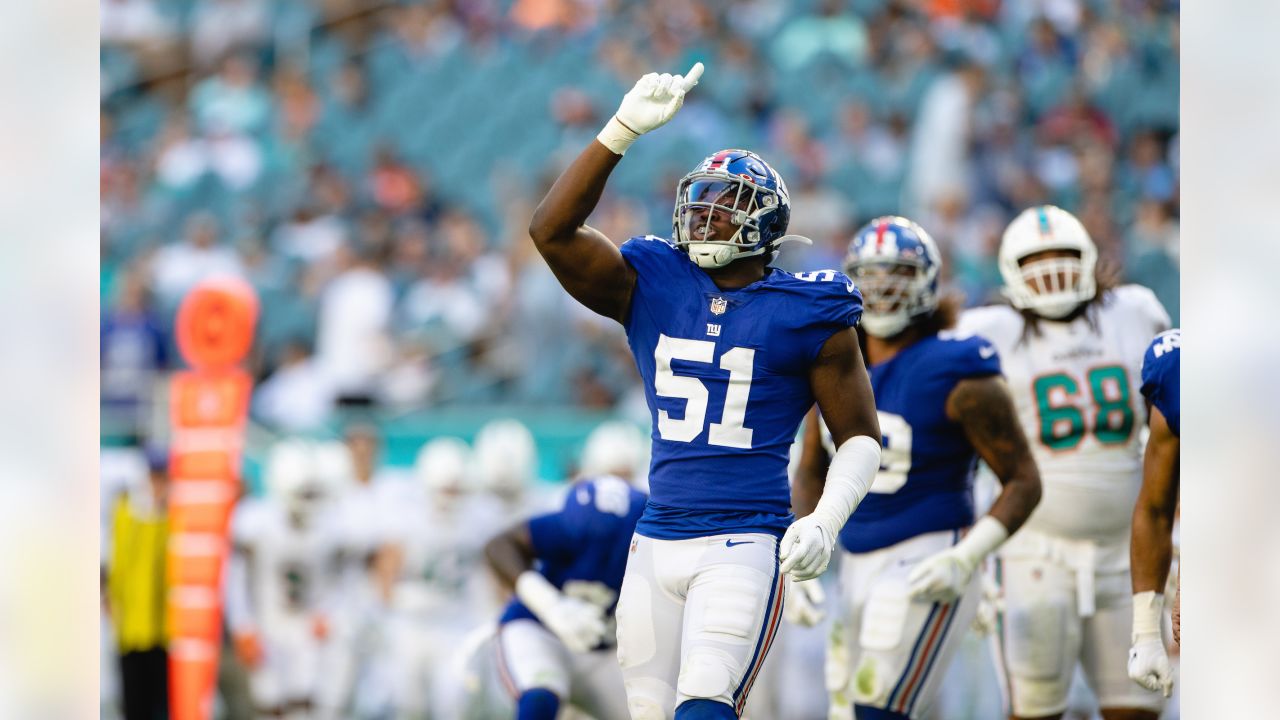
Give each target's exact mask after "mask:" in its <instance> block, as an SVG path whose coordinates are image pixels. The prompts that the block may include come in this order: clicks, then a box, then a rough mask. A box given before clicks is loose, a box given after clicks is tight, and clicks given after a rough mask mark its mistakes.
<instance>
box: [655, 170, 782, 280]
mask: <svg viewBox="0 0 1280 720" xmlns="http://www.w3.org/2000/svg"><path fill="white" fill-rule="evenodd" d="M778 204H779V202H778V197H777V194H776V193H774V192H773V191H770V190H767V189H765V188H762V187H759V186H758V185H756V184H754V183H752V182H749V181H747V180H745V179H743V178H736V177H725V176H724V175H716V174H696V175H689V176H686V177H685V178H684V179H683V180H681V182H680V187H679V189H678V190H677V194H676V210H675V218H674V225H675V231H676V242H675V244H676V246H677V247H681V248H684V249H685V251H686V252H688V253H689V257H690V259H692V260H693V261H694V263H696V264H697V265H698V266H699V267H701V268H706V269H711V268H720V267H724V266H725V265H728V264H729V263H731V262H733V261H734V260H737V259H738V258H743V257H750V256H753V255H760V254H762V253H764V252H765V251H766V250H768V249H769V247H768V246H767V245H764V244H761V242H760V240H761V232H762V229H763V227H762V226H763V224H764V223H766V222H768V221H770V220H771V218H769V217H768V216H769V214H770V213H772V212H774V211H775V210H776V208H777V207H778ZM726 225H729V226H732V227H733V232H732V234H731V235H730V236H729V237H727V238H726V237H720V236H719V235H721V234H724V232H725V228H724V226H726ZM717 226H719V227H717Z"/></svg>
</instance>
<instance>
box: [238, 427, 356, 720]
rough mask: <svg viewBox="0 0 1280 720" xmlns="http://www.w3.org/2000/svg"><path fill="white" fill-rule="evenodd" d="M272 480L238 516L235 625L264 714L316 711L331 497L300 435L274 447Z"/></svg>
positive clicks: (255, 700)
mask: <svg viewBox="0 0 1280 720" xmlns="http://www.w3.org/2000/svg"><path fill="white" fill-rule="evenodd" d="M266 484H267V491H268V495H267V496H266V497H264V498H257V499H245V500H242V501H241V502H240V503H239V504H238V505H236V508H235V511H234V515H233V517H232V524H231V527H232V530H231V534H232V555H231V560H230V564H229V565H228V568H227V581H226V595H227V602H226V615H227V626H228V628H229V629H230V631H231V636H232V639H233V642H234V645H235V649H236V654H237V655H238V656H239V658H240V661H241V662H242V663H244V665H245V666H246V668H247V669H248V672H249V685H250V694H251V695H252V697H253V703H254V706H255V708H256V709H257V712H258V713H259V714H261V715H263V716H269V717H287V718H303V717H310V716H311V708H312V704H313V702H314V696H315V692H316V688H317V678H318V675H317V671H318V668H317V659H318V657H319V651H320V643H321V642H323V640H324V638H325V637H326V635H327V632H328V630H327V618H326V614H327V607H326V601H327V599H328V596H329V595H331V589H332V581H333V578H332V576H331V573H330V570H331V567H332V566H331V559H332V553H333V551H334V548H333V546H332V543H331V539H332V535H331V534H330V532H329V530H330V527H329V526H328V525H327V524H326V523H327V520H328V518H327V517H326V510H327V508H326V504H327V503H328V501H329V500H330V497H329V494H328V492H327V489H326V488H325V487H324V485H323V483H322V482H321V476H320V474H319V473H318V472H317V468H316V463H315V457H314V453H313V450H312V448H311V447H310V446H309V444H308V443H306V442H304V441H300V440H287V441H284V442H281V443H278V444H277V445H276V446H275V447H274V448H272V450H271V454H270V456H269V458H268V462H267V468H266Z"/></svg>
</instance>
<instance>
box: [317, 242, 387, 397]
mask: <svg viewBox="0 0 1280 720" xmlns="http://www.w3.org/2000/svg"><path fill="white" fill-rule="evenodd" d="M341 262H342V267H343V268H344V269H343V270H342V271H341V272H339V273H338V275H337V276H336V277H334V278H333V280H331V281H330V282H329V284H328V286H327V287H326V288H325V289H324V292H323V293H322V294H321V296H320V307H319V314H318V317H317V328H316V360H317V361H318V362H319V364H320V368H321V370H322V371H323V372H324V374H325V376H326V378H327V380H328V382H330V383H331V384H332V386H333V389H334V391H335V392H336V393H337V396H338V400H339V402H352V403H356V404H368V403H369V402H370V401H371V399H372V393H373V389H374V386H375V384H376V381H377V377H378V375H379V373H381V372H382V371H383V369H384V368H385V367H386V365H387V363H388V362H389V361H390V359H391V354H392V347H391V338H390V337H389V335H388V333H389V330H390V324H391V312H392V305H393V301H394V298H393V295H392V291H391V283H390V282H389V281H388V280H387V278H386V276H385V275H384V274H383V272H382V268H381V264H380V262H379V250H378V249H376V248H373V247H371V246H368V245H357V246H356V247H355V248H354V249H353V248H345V249H344V257H343V258H342V260H341Z"/></svg>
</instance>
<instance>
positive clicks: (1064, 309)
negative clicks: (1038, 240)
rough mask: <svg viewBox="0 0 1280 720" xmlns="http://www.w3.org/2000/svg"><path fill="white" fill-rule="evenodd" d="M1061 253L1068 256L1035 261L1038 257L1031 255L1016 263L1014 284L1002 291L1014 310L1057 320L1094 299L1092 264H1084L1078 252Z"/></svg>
mask: <svg viewBox="0 0 1280 720" xmlns="http://www.w3.org/2000/svg"><path fill="white" fill-rule="evenodd" d="M1061 252H1065V253H1068V254H1064V255H1051V256H1049V257H1041V258H1034V257H1033V256H1034V255H1036V254H1038V253H1032V254H1031V255H1027V256H1024V257H1023V258H1020V259H1019V262H1018V277H1017V281H1016V282H1011V283H1008V287H1007V288H1006V291H1005V292H1006V295H1007V296H1008V297H1009V299H1010V301H1011V302H1012V303H1013V305H1014V306H1015V307H1017V308H1019V309H1026V310H1032V311H1034V312H1035V313H1036V314H1037V315H1041V316H1043V317H1046V318H1050V319H1058V318H1062V317H1066V316H1067V315H1070V314H1071V312H1072V311H1073V310H1075V309H1076V308H1077V307H1079V306H1080V305H1081V304H1082V303H1086V302H1088V301H1089V300H1091V299H1092V298H1093V296H1094V294H1095V292H1096V290H1097V284H1096V282H1095V280H1094V277H1093V263H1086V261H1085V258H1083V257H1082V254H1081V253H1080V252H1079V251H1078V250H1064V251H1061ZM1028 257H1032V258H1033V259H1031V260H1027V258H1028ZM1086 265H1088V267H1086Z"/></svg>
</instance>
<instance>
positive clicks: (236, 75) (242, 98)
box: [191, 53, 271, 134]
mask: <svg viewBox="0 0 1280 720" xmlns="http://www.w3.org/2000/svg"><path fill="white" fill-rule="evenodd" d="M257 73H258V68H257V65H256V63H255V62H254V61H253V60H251V59H250V58H249V56H247V55H244V54H239V53H237V54H232V55H228V56H227V57H226V59H224V60H223V61H222V66H221V68H220V69H219V71H218V73H217V74H216V75H212V76H210V77H208V78H205V79H204V80H201V81H200V82H199V83H197V84H196V86H195V88H194V89H192V91H191V113H192V115H193V116H194V117H195V120H196V125H197V126H198V127H199V128H200V129H201V130H206V131H207V130H214V129H216V130H218V131H221V132H228V133H250V134H253V133H258V132H261V131H262V130H264V129H265V127H266V124H267V118H268V116H269V115H270V113H271V96H270V95H268V94H267V91H266V89H264V88H263V87H262V85H261V83H260V82H259V80H258V76H257Z"/></svg>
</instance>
